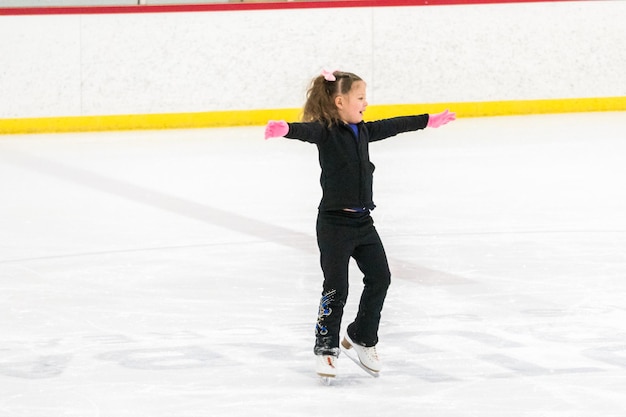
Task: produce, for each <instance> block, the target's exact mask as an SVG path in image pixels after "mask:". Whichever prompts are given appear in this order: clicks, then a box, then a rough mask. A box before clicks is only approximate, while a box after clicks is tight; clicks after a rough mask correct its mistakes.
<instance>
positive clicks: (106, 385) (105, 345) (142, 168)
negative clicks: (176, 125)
mask: <svg viewBox="0 0 626 417" xmlns="http://www.w3.org/2000/svg"><path fill="white" fill-rule="evenodd" d="M624 132H626V113H594V114H565V115H545V116H523V117H499V118H485V119H460V120H457V121H456V122H454V123H452V124H450V125H448V126H444V127H442V128H440V129H429V130H426V131H420V132H412V133H406V134H403V135H400V136H398V137H395V138H390V139H388V140H386V141H383V142H377V143H373V144H371V145H370V154H371V158H372V161H373V162H374V163H375V164H376V166H377V169H376V172H375V179H374V200H375V202H376V204H377V205H378V207H377V209H376V210H375V211H374V212H373V213H372V215H373V217H374V221H375V224H376V226H377V228H378V231H379V233H380V234H381V237H382V239H383V242H384V244H385V247H386V250H387V254H388V256H389V258H390V263H391V268H392V274H393V277H392V280H393V282H392V286H391V288H390V292H389V294H388V297H387V301H386V304H385V309H384V311H383V321H382V323H381V330H380V343H379V346H378V351H379V353H380V355H381V358H382V360H383V362H384V368H383V372H382V373H381V377H380V378H378V379H374V378H372V377H370V376H369V375H367V374H365V373H364V372H363V371H362V370H360V369H359V368H357V367H356V365H354V364H353V363H352V362H350V361H349V360H348V359H347V358H346V357H344V356H342V357H340V359H339V367H340V368H339V370H340V374H339V376H338V377H337V379H336V381H334V383H333V385H331V386H324V385H322V384H321V383H320V381H319V380H318V378H317V377H316V375H315V373H314V361H313V359H314V358H313V354H312V344H313V329H314V324H315V320H316V318H317V308H318V302H319V297H320V292H321V282H322V278H321V272H320V269H319V265H318V253H317V247H316V243H315V227H314V226H315V218H316V208H317V204H318V202H319V198H320V189H319V183H318V181H319V168H318V164H317V152H316V149H315V147H314V146H312V145H309V144H305V143H301V142H298V141H289V140H285V139H272V140H269V141H264V140H263V139H262V134H263V128H262V127H251V128H233V129H207V130H180V131H139V132H107V133H90V134H52V135H25V136H4V137H0V199H1V200H0V236H1V237H0V310H1V311H0V334H1V337H0V416H2V417H21V416H27V417H53V416H79V417H90V416H102V417H126V416H141V417H147V416H149V417H165V416H167V417H170V416H172V417H173V416H176V417H186V416H194V417H195V416H212V417H213V416H228V417H238V416H242V417H243V416H245V417H251V416H252V417H255V416H289V417H294V416H304V417H307V416H316V417H317V416H342V417H351V416H377V417H386V416H393V417H397V416H407V417H409V416H424V417H453V416H463V417H471V416H476V417H502V416H507V417H521V416H524V417H549V416H554V417H580V416H585V417H612V416H614V417H623V416H624V413H625V412H626V395H625V393H626V302H625V300H626V214H625V213H626V185H625V181H626V134H625V133H624ZM361 278H362V277H361V275H360V273H359V271H358V269H357V268H356V266H354V265H352V266H351V296H350V298H349V300H348V306H347V309H346V315H345V316H344V326H345V325H346V324H348V323H349V322H350V321H351V320H352V318H353V316H354V314H355V312H356V306H357V303H358V297H359V294H360V290H361Z"/></svg>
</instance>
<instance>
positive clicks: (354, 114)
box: [335, 81, 367, 124]
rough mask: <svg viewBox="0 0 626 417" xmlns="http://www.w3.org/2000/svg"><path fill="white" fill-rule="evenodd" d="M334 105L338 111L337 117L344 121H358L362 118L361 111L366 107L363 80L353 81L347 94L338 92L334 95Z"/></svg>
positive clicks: (355, 122)
mask: <svg viewBox="0 0 626 417" xmlns="http://www.w3.org/2000/svg"><path fill="white" fill-rule="evenodd" d="M335 105H336V106H337V110H338V111H339V117H340V118H341V120H343V121H344V122H345V123H354V124H357V123H360V122H361V121H362V120H363V112H364V111H365V108H366V107H367V98H366V95H365V81H355V82H354V83H352V88H351V89H350V91H348V94H339V95H338V96H337V97H335Z"/></svg>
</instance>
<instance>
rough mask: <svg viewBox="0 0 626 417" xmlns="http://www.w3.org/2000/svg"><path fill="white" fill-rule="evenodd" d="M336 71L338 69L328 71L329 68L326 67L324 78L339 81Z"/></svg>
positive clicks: (323, 71) (323, 72) (323, 73)
mask: <svg viewBox="0 0 626 417" xmlns="http://www.w3.org/2000/svg"><path fill="white" fill-rule="evenodd" d="M335 71H338V70H332V71H328V70H327V69H324V70H322V75H323V76H324V79H325V80H326V81H337V77H335Z"/></svg>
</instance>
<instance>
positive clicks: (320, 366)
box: [315, 355, 337, 384]
mask: <svg viewBox="0 0 626 417" xmlns="http://www.w3.org/2000/svg"><path fill="white" fill-rule="evenodd" d="M315 360H316V365H315V371H316V372H317V374H318V375H319V376H320V377H321V378H322V381H323V382H324V383H326V384H329V383H330V381H331V380H332V379H333V378H335V376H337V357H336V356H333V355H315Z"/></svg>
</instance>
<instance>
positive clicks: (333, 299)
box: [314, 213, 352, 356]
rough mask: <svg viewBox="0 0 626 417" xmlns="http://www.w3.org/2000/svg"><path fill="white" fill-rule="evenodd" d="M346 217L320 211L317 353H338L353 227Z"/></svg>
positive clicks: (318, 227) (318, 228) (346, 296)
mask: <svg viewBox="0 0 626 417" xmlns="http://www.w3.org/2000/svg"><path fill="white" fill-rule="evenodd" d="M345 220H346V219H345V218H342V216H341V215H335V214H332V213H320V214H319V216H318V220H317V243H318V246H319V250H320V264H321V267H322V272H323V273H324V284H323V290H322V298H321V300H320V306H319V313H318V318H317V324H316V326H315V349H314V352H315V354H316V355H335V356H337V355H339V332H340V328H341V318H342V316H343V309H344V306H345V304H346V300H347V298H348V263H349V261H350V255H351V253H352V245H351V243H350V241H351V239H350V236H349V235H350V227H347V225H346V224H345Z"/></svg>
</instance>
